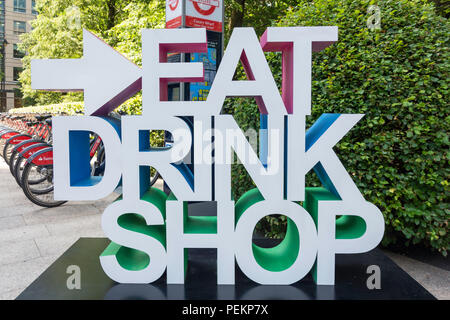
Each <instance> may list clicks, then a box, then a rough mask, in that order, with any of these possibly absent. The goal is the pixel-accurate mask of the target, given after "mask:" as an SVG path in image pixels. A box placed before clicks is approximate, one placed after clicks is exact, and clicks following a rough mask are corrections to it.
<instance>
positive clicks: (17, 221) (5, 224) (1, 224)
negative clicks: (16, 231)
mask: <svg viewBox="0 0 450 320" xmlns="http://www.w3.org/2000/svg"><path fill="white" fill-rule="evenodd" d="M21 226H25V220H23V217H22V215H17V216H11V217H4V218H0V230H6V229H11V228H17V227H21Z"/></svg>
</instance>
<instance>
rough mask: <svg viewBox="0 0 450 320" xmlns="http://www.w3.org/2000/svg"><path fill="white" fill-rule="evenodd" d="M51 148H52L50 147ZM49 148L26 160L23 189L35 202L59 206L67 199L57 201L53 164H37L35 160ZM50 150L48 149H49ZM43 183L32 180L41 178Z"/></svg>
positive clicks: (42, 204)
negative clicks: (35, 182)
mask: <svg viewBox="0 0 450 320" xmlns="http://www.w3.org/2000/svg"><path fill="white" fill-rule="evenodd" d="M49 149H51V148H49ZM46 151H47V149H44V150H42V151H41V152H38V153H36V154H35V155H34V156H33V157H32V158H30V159H28V160H27V161H26V164H25V167H24V168H23V172H22V178H21V183H22V190H23V192H24V193H25V196H26V197H27V198H28V199H29V200H30V201H31V202H33V203H35V204H37V205H38V206H41V207H47V208H52V207H58V206H60V205H62V204H63V203H65V202H66V201H56V200H55V199H54V193H53V190H54V188H53V165H52V164H48V163H46V164H36V163H34V162H33V160H34V159H35V158H36V157H39V156H41V155H42V154H43V153H45V152H46ZM47 152H48V151H47ZM42 178H45V179H44V180H43V181H42V182H41V183H38V184H30V183H29V181H30V180H32V181H33V180H41V179H42Z"/></svg>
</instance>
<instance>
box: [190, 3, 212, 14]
mask: <svg viewBox="0 0 450 320" xmlns="http://www.w3.org/2000/svg"><path fill="white" fill-rule="evenodd" d="M192 4H193V5H194V8H195V10H197V12H198V13H200V14H202V15H204V16H209V15H210V14H212V13H213V12H214V10H216V7H214V6H210V7H209V9H206V10H205V9H202V8H200V6H199V5H198V3H197V2H195V1H192Z"/></svg>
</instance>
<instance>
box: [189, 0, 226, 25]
mask: <svg viewBox="0 0 450 320" xmlns="http://www.w3.org/2000/svg"><path fill="white" fill-rule="evenodd" d="M222 6H223V0H187V1H186V26H188V27H196V28H206V29H208V30H212V31H217V32H222Z"/></svg>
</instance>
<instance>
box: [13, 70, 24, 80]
mask: <svg viewBox="0 0 450 320" xmlns="http://www.w3.org/2000/svg"><path fill="white" fill-rule="evenodd" d="M21 72H22V68H21V67H14V68H13V80H14V81H19V76H20V73H21Z"/></svg>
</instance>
